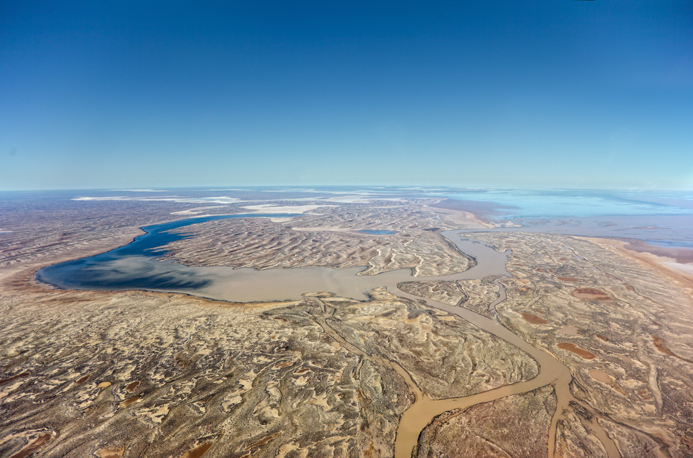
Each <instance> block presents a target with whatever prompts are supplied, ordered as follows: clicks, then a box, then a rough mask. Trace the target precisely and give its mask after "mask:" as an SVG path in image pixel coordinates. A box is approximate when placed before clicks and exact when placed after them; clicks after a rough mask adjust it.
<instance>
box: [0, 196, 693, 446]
mask: <svg viewBox="0 0 693 458" xmlns="http://www.w3.org/2000/svg"><path fill="white" fill-rule="evenodd" d="M289 197H290V196H287V200H284V201H272V202H269V203H270V204H273V205H275V206H276V207H280V206H292V205H299V204H298V203H296V202H294V201H291V200H290V199H289ZM328 197H331V196H328ZM297 198H301V199H304V200H303V201H301V202H300V205H302V206H307V205H313V207H312V208H311V209H310V210H309V211H304V213H305V214H303V215H301V216H297V217H293V218H289V219H285V218H276V219H273V220H270V219H259V218H255V219H237V220H221V221H213V222H209V223H204V224H200V225H197V226H189V227H186V228H185V233H186V234H190V235H191V237H190V238H187V239H185V240H182V241H179V242H175V243H174V244H172V245H171V246H169V247H167V249H170V251H169V253H168V255H167V257H168V258H169V259H173V260H176V261H177V262H181V263H183V264H186V265H195V266H217V265H225V266H233V267H253V268H256V269H273V268H291V267H306V266H326V267H334V268H343V267H354V266H364V272H362V274H363V275H375V274H377V273H380V272H385V271H389V270H396V269H402V268H407V269H412V273H413V275H414V276H413V277H412V281H410V282H405V283H402V284H400V285H399V286H398V290H397V291H386V290H384V289H383V288H376V289H374V290H372V291H371V292H370V294H369V299H368V300H355V299H353V298H345V297H336V296H334V295H333V294H332V293H330V292H329V291H328V292H310V291H306V294H305V295H304V297H303V299H301V300H298V301H292V302H276V303H251V304H240V303H229V302H221V301H211V300H206V299H203V298H197V297H191V296H185V295H180V294H165V293H150V292H137V291H135V292H94V291H63V290H57V289H54V288H52V287H50V286H48V285H44V284H40V283H38V282H37V281H36V280H35V279H34V274H35V272H36V270H37V269H38V268H39V267H41V266H44V265H49V264H52V263H55V262H59V261H64V260H68V259H73V258H76V257H80V256H86V255H90V254H95V253H98V252H101V251H104V250H106V249H109V248H113V247H116V246H119V245H122V244H124V243H127V242H128V241H129V240H130V239H131V238H132V237H133V236H135V235H137V234H139V233H141V231H140V230H139V229H138V227H139V226H143V225H146V224H153V223H156V222H163V221H167V220H171V219H175V218H178V217H189V216H190V215H189V214H187V215H186V214H182V215H181V214H180V213H178V214H177V215H171V213H174V212H189V211H190V209H193V210H194V208H196V207H195V205H194V204H185V203H176V202H155V203H152V202H146V203H143V202H120V201H118V202H67V203H64V204H63V206H62V207H61V206H59V205H52V206H49V205H47V204H46V205H44V206H41V204H40V203H39V204H37V203H32V202H26V203H25V204H23V206H22V207H21V208H18V209H16V210H15V212H14V213H12V212H4V213H2V220H1V223H2V224H0V227H2V228H3V229H9V230H12V231H13V232H11V233H9V234H2V236H3V237H4V238H3V239H2V245H0V256H2V258H1V259H0V265H1V269H2V270H0V288H1V290H0V291H1V296H0V310H1V312H2V313H1V314H0V455H2V456H8V457H26V456H30V455H31V456H47V457H48V456H50V457H62V456H74V457H78V456H79V457H83V456H94V457H101V458H103V457H134V456H152V457H159V456H161V457H164V456H165V457H171V456H173V457H186V458H192V457H201V456H204V457H244V456H245V457H250V456H254V457H255V456H258V457H259V456H266V457H274V456H280V457H324V456H344V457H346V456H349V457H351V456H353V457H356V456H371V457H375V456H393V455H394V454H395V444H396V441H399V440H400V439H402V438H401V437H400V438H398V437H396V435H397V431H398V428H399V427H400V426H401V421H402V419H403V418H404V419H405V421H406V418H407V417H406V415H405V412H407V411H408V410H409V409H411V408H412V406H414V405H422V404H423V405H424V406H426V405H429V404H430V405H434V406H436V408H439V407H440V406H441V405H442V406H443V409H442V411H441V412H439V413H440V415H438V414H435V415H434V416H433V414H432V412H433V410H432V409H429V410H426V409H424V410H423V411H425V412H429V413H431V415H432V416H431V418H426V419H425V422H424V426H425V427H423V429H422V430H419V432H420V435H419V436H418V441H417V438H416V437H413V438H412V439H413V442H414V444H415V447H414V449H413V452H414V454H415V455H416V456H419V457H424V456H425V457H443V456H446V457H447V456H499V457H508V456H511V457H542V456H548V455H549V454H550V453H551V452H553V455H554V456H576V457H577V456H619V455H620V456H623V457H630V456H633V457H636V456H637V457H641V456H642V457H646V456H673V457H679V456H693V452H692V451H691V450H692V449H693V397H692V393H693V363H692V361H693V337H692V335H691V334H692V331H691V329H693V322H692V321H693V313H692V312H693V301H692V300H691V296H690V294H689V291H688V290H686V289H685V288H683V286H685V285H677V284H674V283H672V282H671V281H670V279H668V278H666V277H664V276H662V275H661V274H660V273H659V272H657V271H655V270H653V269H649V268H647V267H646V266H644V265H643V264H641V263H638V262H636V261H634V260H631V259H629V258H627V257H624V256H622V255H620V254H619V253H617V252H613V251H609V250H608V249H606V248H604V247H602V246H600V245H598V244H596V243H593V242H591V241H589V240H586V239H579V238H573V237H568V236H559V235H545V234H524V233H512V234H508V233H494V232H483V231H481V230H485V229H486V227H485V226H484V225H483V224H482V223H480V222H479V221H477V220H475V219H474V218H469V217H468V215H466V214H465V213H463V212H460V211H455V210H450V209H446V208H435V207H431V206H428V205H426V204H427V203H431V202H428V201H425V200H412V199H410V200H406V199H403V200H399V201H392V200H390V201H371V202H364V201H362V200H358V201H355V202H347V203H345V202H341V203H340V202H334V201H331V202H329V205H330V206H326V205H327V201H325V200H319V199H316V200H315V201H310V200H305V199H307V197H306V196H303V195H301V196H298V197H297ZM109 205H110V207H109ZM247 205H250V204H244V203H234V204H229V205H221V206H217V207H215V208H212V209H211V210H213V211H215V212H219V213H243V212H245V211H248V209H246V208H243V207H244V206H247ZM199 206H200V205H199V204H197V207H199ZM263 208H266V207H263ZM204 210H205V212H208V211H209V210H210V209H207V208H206V209H204ZM304 210H305V209H304ZM364 229H375V230H389V231H392V232H395V234H392V235H369V234H364V233H360V232H358V231H360V230H364ZM452 229H465V230H475V231H480V232H474V233H472V234H468V235H469V236H470V237H473V238H475V239H478V240H483V241H486V242H488V243H491V244H492V245H494V246H495V247H496V248H497V249H498V250H499V251H503V250H506V249H509V250H512V254H511V255H510V256H509V260H508V263H507V270H508V272H509V274H510V275H509V276H508V277H502V276H496V277H486V278H483V279H478V280H463V281H455V282H446V281H430V280H426V278H425V277H427V276H435V275H445V274H449V273H454V272H461V271H464V270H465V269H468V268H470V267H471V268H473V266H474V264H475V262H474V260H473V259H470V258H469V257H468V256H466V255H464V254H462V253H460V252H459V251H458V250H457V249H456V248H455V247H454V246H453V245H452V244H450V243H449V242H447V241H446V240H445V239H444V238H442V237H441V235H440V232H441V231H443V230H452ZM436 304H440V306H436ZM443 306H447V307H449V310H447V311H446V310H442V307H443ZM463 309H464V310H471V311H472V312H475V313H474V314H466V315H465V316H469V317H470V319H469V320H468V319H464V318H462V317H461V316H459V315H458V314H456V313H454V311H455V310H463ZM477 314H478V315H477ZM475 316H479V317H480V318H479V319H478V320H481V319H485V320H490V321H495V322H497V323H498V326H501V325H502V326H503V327H504V328H505V329H506V331H504V332H508V331H510V332H511V333H513V334H515V335H517V336H519V337H520V338H521V339H522V340H524V341H525V342H527V343H529V344H530V345H531V346H533V348H532V353H534V354H538V353H537V352H540V353H541V354H542V355H545V356H544V357H548V358H555V359H556V360H557V361H556V364H557V365H558V366H560V367H566V368H567V370H568V373H569V378H568V379H567V380H563V381H559V380H553V379H550V378H548V379H547V382H546V383H544V384H543V385H541V386H533V385H532V383H533V382H532V381H533V380H544V378H545V377H544V378H542V375H541V371H542V367H540V365H539V364H537V361H536V359H535V358H533V357H532V356H531V355H530V353H528V352H525V351H523V350H521V349H520V348H518V347H517V346H515V345H512V344H511V343H508V342H507V341H506V340H504V339H503V338H500V337H498V336H496V335H494V333H493V332H491V331H488V330H484V329H483V327H482V326H479V325H477V324H475V323H474V320H475V318H474V317H475ZM488 322H489V321H486V322H485V323H488ZM487 327H488V326H487ZM490 329H492V328H490ZM499 334H502V333H499ZM542 383H543V382H542ZM563 383H564V385H563ZM506 387H509V388H508V389H507V393H506V391H503V392H502V394H500V395H498V397H497V398H495V399H493V400H490V401H488V402H479V403H475V404H473V405H471V406H467V407H464V408H455V405H460V403H464V401H465V400H466V399H472V398H471V397H473V396H477V397H478V396H483V395H484V393H494V392H499V390H503V389H505V388H506ZM513 387H516V388H513ZM523 387H527V388H526V389H525V388H523ZM564 388H566V389H567V390H569V397H570V402H569V403H567V404H566V405H562V404H561V403H560V402H559V401H560V399H559V397H561V396H562V399H566V398H565V394H561V390H562V389H564ZM474 399H476V398H474ZM427 403H428V404H427ZM445 403H448V404H447V405H448V406H449V407H450V408H449V409H447V408H445V405H446V404H445ZM456 403H457V404H456ZM557 406H559V408H558V409H557ZM405 426H406V425H405Z"/></svg>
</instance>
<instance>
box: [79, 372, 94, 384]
mask: <svg viewBox="0 0 693 458" xmlns="http://www.w3.org/2000/svg"><path fill="white" fill-rule="evenodd" d="M89 377H91V375H89V374H87V375H85V376H83V377H80V378H79V379H78V380H77V381H76V382H75V383H76V384H77V385H81V384H82V383H84V382H86V381H87V380H89Z"/></svg>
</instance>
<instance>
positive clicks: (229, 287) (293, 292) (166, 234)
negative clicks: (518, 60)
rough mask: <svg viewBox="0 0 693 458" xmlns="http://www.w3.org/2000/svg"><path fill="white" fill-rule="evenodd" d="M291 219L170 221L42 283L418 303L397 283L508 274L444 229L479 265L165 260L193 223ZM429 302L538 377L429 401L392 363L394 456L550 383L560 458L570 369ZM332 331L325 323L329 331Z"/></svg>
mask: <svg viewBox="0 0 693 458" xmlns="http://www.w3.org/2000/svg"><path fill="white" fill-rule="evenodd" d="M267 216H272V217H286V216H295V215H277V214H272V215H261V214H249V215H245V214H244V215H224V216H213V217H203V218H190V219H185V220H180V221H174V222H170V223H165V224H158V225H153V226H147V227H143V228H142V229H143V230H144V231H145V234H143V235H141V236H139V237H137V238H135V239H134V240H133V241H132V242H131V243H130V244H128V245H125V246H122V247H120V248H117V249H115V250H111V251H109V252H106V253H102V254H99V255H96V256H91V257H88V258H82V259H78V260H74V261H69V262H64V263H60V264H55V265H53V266H49V267H46V268H43V269H41V270H40V271H39V272H38V273H37V278H38V279H39V280H41V281H43V282H45V283H49V284H51V285H54V286H57V287H60V288H69V289H87V290H109V291H112V290H133V289H139V290H151V291H162V292H180V293H186V294H192V295H196V296H202V297H206V298H211V299H220V300H226V301H233V302H253V301H278V300H298V299H302V297H303V296H302V294H303V293H305V292H309V291H330V292H333V293H335V294H337V295H338V296H344V297H351V298H354V299H365V298H366V293H367V292H368V291H370V290H371V289H373V288H376V287H380V286H386V287H387V289H388V291H391V292H393V293H395V294H397V295H399V296H402V297H405V298H408V299H413V300H417V301H420V300H421V298H420V297H418V296H414V295H411V294H408V293H405V292H404V291H401V290H400V289H399V288H398V287H397V285H398V284H399V283H401V282H405V281H413V280H414V281H415V280H419V281H423V280H445V281H456V280H470V279H480V278H484V277H488V276H497V277H509V276H510V274H509V273H508V272H507V270H506V269H505V264H506V261H507V258H508V255H509V254H510V253H509V252H503V253H500V252H498V251H496V250H495V249H494V248H493V247H492V246H490V245H488V244H486V243H484V242H480V241H477V240H472V239H469V238H466V237H464V236H463V234H460V231H447V232H442V233H441V234H442V236H443V237H445V238H446V239H447V240H449V241H450V242H452V243H453V244H455V245H456V246H457V247H458V248H459V249H460V251H462V252H464V253H466V254H467V255H469V256H471V257H473V258H474V259H475V260H476V262H477V265H476V266H474V267H472V268H471V269H469V270H467V271H465V272H461V273H456V274H452V275H443V276H435V277H413V276H412V274H411V271H410V270H409V269H402V270H396V271H390V272H386V273H382V274H379V275H375V276H371V275H358V274H359V272H361V271H362V270H363V268H362V267H355V268H348V269H332V268H328V267H310V268H295V269H269V270H262V271H257V270H254V269H234V268H231V267H188V266H184V265H181V264H178V263H175V262H171V261H162V260H161V257H162V256H163V255H164V254H165V253H166V251H165V249H163V247H164V246H165V245H166V244H168V243H170V242H173V241H176V240H181V239H183V238H185V237H186V235H184V234H182V233H180V232H171V231H172V230H175V229H180V228H182V227H185V226H189V225H192V224H199V223H203V222H207V221H212V220H218V219H226V218H244V217H267ZM496 283H497V284H498V285H499V287H500V292H499V294H500V296H499V298H498V299H497V300H496V301H495V302H494V303H492V304H490V305H489V307H490V308H493V307H495V306H496V305H497V304H498V303H500V302H501V301H503V300H505V297H506V295H505V289H504V287H503V285H502V284H501V283H500V282H498V281H497V282H496ZM425 301H426V303H427V304H428V305H429V306H431V307H435V308H438V309H441V310H444V311H446V312H448V313H451V314H454V315H458V316H460V317H462V318H464V319H465V320H467V321H469V322H471V323H473V324H475V325H476V326H478V327H479V328H481V329H483V330H485V331H487V332H489V333H491V334H493V335H495V336H497V337H499V338H501V339H503V340H505V341H506V342H508V343H510V344H512V345H515V346H516V347H518V348H520V349H521V350H523V351H524V352H526V353H527V354H529V355H530V356H532V357H533V358H534V359H535V360H536V362H537V363H538V365H539V373H538V375H537V376H536V377H534V378H533V379H531V380H527V381H523V382H518V383H515V384H512V385H506V386H503V387H499V388H496V389H493V390H489V391H485V392H482V393H478V394H474V395H471V396H466V397H461V398H454V399H437V400H433V399H430V398H429V397H428V396H427V395H425V394H424V393H422V392H421V390H420V389H419V387H417V386H416V384H415V383H414V382H413V380H412V378H411V376H410V375H409V374H408V373H407V372H406V371H405V370H404V369H403V368H402V367H401V366H399V365H398V364H396V363H394V362H390V365H391V366H392V367H393V368H394V369H395V370H396V371H397V372H398V373H399V374H400V375H401V376H402V377H403V378H404V379H405V381H406V383H407V385H408V387H409V390H410V392H411V393H412V395H413V396H414V397H415V401H414V403H413V404H412V405H411V406H410V407H409V409H408V410H407V411H405V412H404V414H403V415H402V418H401V420H400V424H399V427H398V430H397V439H396V442H395V457H396V458H410V457H411V455H412V451H413V450H414V448H415V446H416V443H417V440H418V437H419V434H420V433H421V431H422V430H423V429H424V428H425V427H426V426H427V425H428V424H429V423H430V422H431V421H432V420H433V418H434V417H436V416H437V415H440V414H441V413H443V412H446V411H449V410H452V409H461V408H467V407H470V406H473V405H475V404H479V403H482V402H489V401H493V400H495V399H499V398H502V397H505V396H509V395H513V394H521V393H526V392H529V391H533V390H536V389H538V388H541V387H543V386H546V385H549V384H552V385H553V386H554V389H555V394H556V401H557V402H556V412H555V413H554V415H553V418H552V422H551V427H550V430H549V443H548V451H549V457H553V456H554V450H555V442H556V425H557V422H558V421H559V420H560V419H561V418H565V415H566V413H567V412H569V411H570V410H571V409H572V408H571V407H570V403H571V401H572V402H578V401H577V400H576V399H575V398H574V397H573V396H572V394H571V392H570V388H569V383H570V381H571V380H572V376H571V373H570V370H569V369H568V368H567V367H566V366H565V365H563V364H562V363H561V362H560V361H558V360H557V359H555V358H554V357H553V356H552V355H551V354H549V353H547V352H545V351H543V350H540V349H538V348H536V347H534V346H532V345H530V344H529V343H527V342H525V341H524V340H523V339H521V338H520V337H519V336H517V335H516V334H514V333H513V332H512V331H510V330H509V329H508V328H506V327H504V326H503V325H502V324H500V323H499V322H498V321H496V320H493V319H490V318H486V317H484V316H482V315H479V314H477V313H474V312H472V311H471V310H468V309H466V308H464V307H462V306H461V304H458V306H450V305H447V304H443V303H440V302H436V301H433V300H430V299H425ZM323 327H326V329H327V323H326V322H325V326H323ZM580 404H581V405H582V406H583V407H584V408H585V409H587V410H589V411H591V412H592V413H593V414H596V413H595V412H594V411H592V409H590V408H589V407H588V406H586V405H584V404H582V403H580ZM581 421H583V426H585V428H587V429H588V430H590V431H592V432H593V433H594V434H595V435H596V436H597V437H598V438H599V440H600V441H601V442H602V444H603V445H604V447H605V449H606V451H607V453H608V455H609V458H617V457H619V456H620V455H619V452H618V450H617V449H616V446H615V444H614V443H613V441H611V440H610V439H609V438H608V436H607V435H606V433H605V432H604V430H603V429H602V428H601V427H600V426H599V425H598V423H597V422H596V421H592V422H588V421H587V420H582V419H581Z"/></svg>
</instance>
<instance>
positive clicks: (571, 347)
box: [558, 342, 596, 359]
mask: <svg viewBox="0 0 693 458" xmlns="http://www.w3.org/2000/svg"><path fill="white" fill-rule="evenodd" d="M558 348H560V349H562V350H568V351H570V352H573V353H575V354H576V355H578V356H582V357H583V358H585V359H594V358H596V356H595V355H594V354H592V353H590V352H588V351H587V350H583V349H582V348H580V347H578V346H577V345H575V344H572V343H569V342H561V343H559V344H558Z"/></svg>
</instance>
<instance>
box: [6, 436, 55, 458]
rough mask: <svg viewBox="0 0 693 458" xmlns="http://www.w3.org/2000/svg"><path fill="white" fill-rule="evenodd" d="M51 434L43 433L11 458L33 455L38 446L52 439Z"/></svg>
mask: <svg viewBox="0 0 693 458" xmlns="http://www.w3.org/2000/svg"><path fill="white" fill-rule="evenodd" d="M51 437H53V436H51V435H50V434H41V435H40V436H39V437H37V438H36V439H35V440H34V441H33V442H31V443H30V444H28V445H27V446H26V447H24V448H23V449H21V450H20V451H19V452H17V453H15V454H14V455H12V456H11V457H10V458H26V457H27V456H29V455H31V454H32V453H33V452H34V451H35V450H36V449H37V448H39V447H41V446H42V445H43V444H45V443H46V442H48V441H49V440H51Z"/></svg>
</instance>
